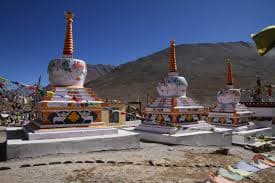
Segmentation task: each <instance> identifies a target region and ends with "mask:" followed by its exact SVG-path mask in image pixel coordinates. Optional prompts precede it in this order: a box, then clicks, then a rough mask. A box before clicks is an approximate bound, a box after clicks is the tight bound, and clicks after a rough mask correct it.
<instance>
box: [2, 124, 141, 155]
mask: <svg viewBox="0 0 275 183" xmlns="http://www.w3.org/2000/svg"><path fill="white" fill-rule="evenodd" d="M28 133H30V132H28ZM70 135H71V137H69V136H70ZM29 137H30V138H31V139H32V140H22V139H10V140H8V142H7V158H8V159H13V158H27V157H39V156H45V155H51V154H65V153H87V152H95V151H106V150H121V149H133V148H139V140H140V138H139V134H137V133H133V132H127V131H124V130H119V129H115V128H102V129H86V130H83V129H82V130H76V129H71V130H69V129H67V130H63V132H62V130H57V131H56V132H54V131H49V132H45V131H40V132H38V133H36V134H35V135H34V134H32V135H30V134H29ZM60 137H63V138H60Z"/></svg>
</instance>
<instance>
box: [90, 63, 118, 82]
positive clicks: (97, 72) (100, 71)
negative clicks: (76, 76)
mask: <svg viewBox="0 0 275 183" xmlns="http://www.w3.org/2000/svg"><path fill="white" fill-rule="evenodd" d="M114 68H115V66H113V65H103V64H96V65H94V64H87V71H88V72H87V77H86V82H89V81H93V80H96V79H97V78H99V77H102V76H104V75H105V74H107V73H109V72H111V71H112V70H113V69H114Z"/></svg>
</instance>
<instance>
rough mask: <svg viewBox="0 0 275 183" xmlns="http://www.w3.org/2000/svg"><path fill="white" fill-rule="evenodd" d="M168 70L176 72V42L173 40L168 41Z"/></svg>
mask: <svg viewBox="0 0 275 183" xmlns="http://www.w3.org/2000/svg"><path fill="white" fill-rule="evenodd" d="M169 63H170V72H177V61H176V44H175V41H174V40H171V41H170V60H169Z"/></svg>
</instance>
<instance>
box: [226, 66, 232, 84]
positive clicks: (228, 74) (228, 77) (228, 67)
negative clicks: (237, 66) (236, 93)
mask: <svg viewBox="0 0 275 183" xmlns="http://www.w3.org/2000/svg"><path fill="white" fill-rule="evenodd" d="M227 86H228V87H230V88H232V87H233V71H232V65H231V63H230V62H228V63H227Z"/></svg>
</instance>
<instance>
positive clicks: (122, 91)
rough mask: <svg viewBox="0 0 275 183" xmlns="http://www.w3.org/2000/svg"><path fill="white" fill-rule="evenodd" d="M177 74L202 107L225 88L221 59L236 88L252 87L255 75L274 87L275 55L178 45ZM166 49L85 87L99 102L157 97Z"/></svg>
mask: <svg viewBox="0 0 275 183" xmlns="http://www.w3.org/2000/svg"><path fill="white" fill-rule="evenodd" d="M176 57H177V65H178V71H179V73H180V75H182V76H184V77H185V78H186V80H187V82H188V84H189V89H188V90H189V91H188V93H187V95H188V96H191V97H194V99H196V100H198V101H199V102H200V103H203V104H213V103H214V102H216V93H217V91H218V90H220V89H222V88H224V87H225V80H226V75H225V68H226V62H225V59H226V58H229V59H230V60H231V63H232V65H233V73H234V79H235V85H236V87H241V88H247V87H249V86H251V85H253V84H254V83H255V75H256V73H257V72H258V73H259V74H261V75H262V78H263V80H264V82H269V83H270V82H271V83H272V82H273V83H275V54H274V53H269V54H268V55H267V56H264V57H261V56H259V55H258V54H257V52H256V49H255V46H254V45H253V44H250V43H246V42H242V41H241V42H228V43H205V44H181V45H177V46H176ZM168 59H169V49H168V48H166V49H164V50H161V51H159V52H156V53H153V54H152V55H149V56H145V57H142V58H140V59H138V60H136V61H132V62H128V63H125V64H122V65H120V66H118V67H116V68H115V69H114V70H112V71H111V72H109V73H107V74H105V75H104V76H102V77H100V78H98V79H97V80H94V81H90V82H88V83H87V87H91V88H93V90H95V91H96V93H97V95H98V96H100V97H102V98H113V99H119V100H123V101H124V100H128V101H129V100H137V99H138V98H139V99H140V100H141V101H143V102H145V101H146V95H147V94H148V95H149V99H153V98H154V97H155V96H156V95H157V91H156V85H157V83H158V81H159V80H160V79H162V77H163V76H165V75H166V74H167V72H168V68H169V67H168V63H169V61H168Z"/></svg>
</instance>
